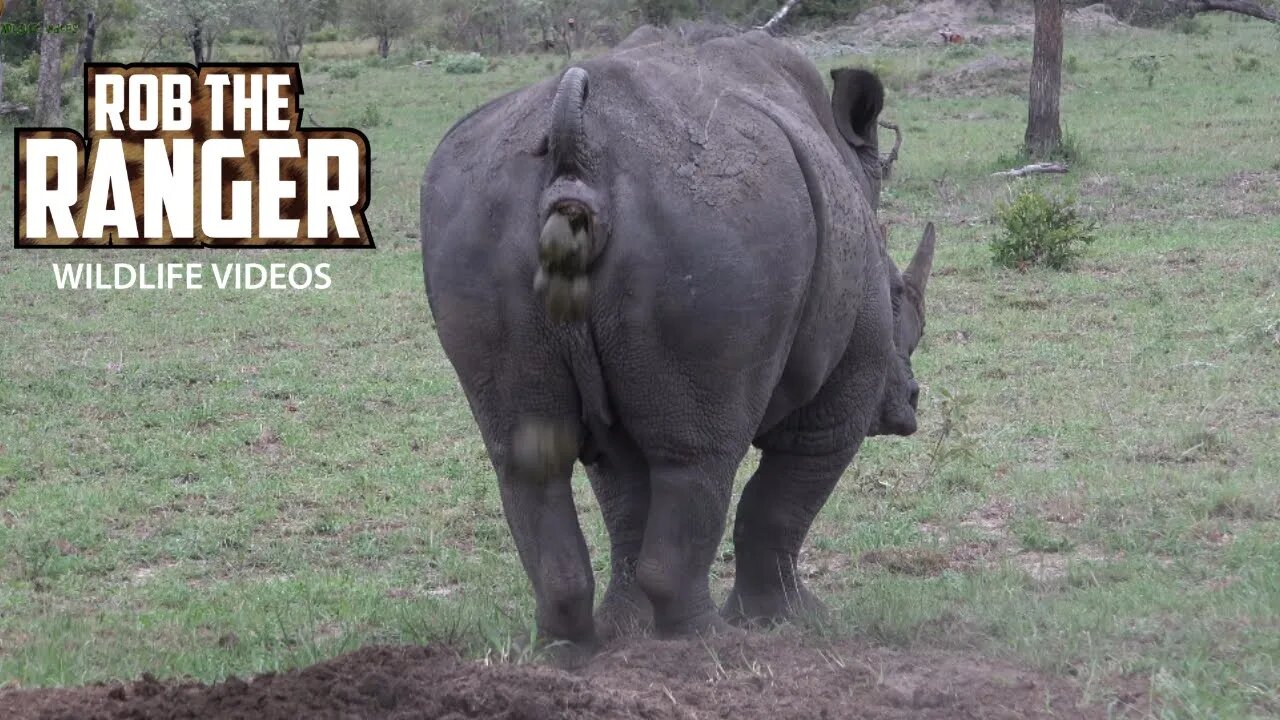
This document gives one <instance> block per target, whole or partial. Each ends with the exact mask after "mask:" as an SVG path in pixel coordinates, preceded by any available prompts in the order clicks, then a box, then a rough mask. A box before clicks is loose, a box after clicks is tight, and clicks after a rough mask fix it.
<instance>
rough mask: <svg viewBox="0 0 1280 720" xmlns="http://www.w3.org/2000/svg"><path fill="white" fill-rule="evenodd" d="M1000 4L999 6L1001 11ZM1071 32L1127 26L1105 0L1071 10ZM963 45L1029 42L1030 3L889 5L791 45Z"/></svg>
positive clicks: (937, 0) (840, 51)
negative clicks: (949, 42)
mask: <svg viewBox="0 0 1280 720" xmlns="http://www.w3.org/2000/svg"><path fill="white" fill-rule="evenodd" d="M997 8H998V9H997ZM1065 21H1066V26H1067V28H1068V30H1069V31H1070V30H1087V31H1092V32H1103V31H1107V30H1113V29H1119V28H1127V27H1128V26H1126V25H1125V24H1124V23H1122V22H1120V21H1119V20H1117V19H1115V18H1114V17H1112V15H1111V13H1110V12H1108V11H1107V9H1106V6H1104V5H1103V4H1102V3H1098V4H1095V5H1090V6H1089V7H1085V8H1079V9H1074V10H1068V11H1067V13H1066V16H1065ZM944 32H946V33H948V34H950V35H951V36H952V37H953V41H957V42H959V43H960V44H978V45H981V44H984V43H987V42H990V41H993V40H1005V39H1015V40H1025V39H1029V38H1031V36H1032V35H1033V34H1034V32H1035V16H1034V14H1033V13H1032V9H1031V4H1030V3H1025V4H1024V3H1004V2H999V1H997V3H996V4H995V5H993V4H992V3H991V2H990V0H933V1H932V2H926V3H923V4H921V5H917V6H915V7H912V8H911V9H909V10H907V11H905V12H898V11H897V10H895V9H893V8H889V7H885V6H877V7H873V8H870V9H868V10H865V11H863V12H862V13H860V14H859V15H858V16H857V17H855V18H854V20H853V22H852V23H851V24H850V25H848V26H844V27H837V28H832V29H830V30H823V31H821V32H816V33H813V34H811V35H807V36H805V37H802V38H795V39H793V41H792V42H793V43H794V44H795V45H796V46H797V47H798V48H799V49H800V50H801V51H802V52H805V53H807V54H808V55H810V56H816V57H826V56H831V55H844V54H847V53H856V52H867V51H870V50H871V49H872V48H875V47H884V46H887V47H918V46H921V45H944V44H946V43H947V40H946V39H944V37H943V33H944Z"/></svg>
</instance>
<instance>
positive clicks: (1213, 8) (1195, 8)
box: [1186, 0, 1280, 23]
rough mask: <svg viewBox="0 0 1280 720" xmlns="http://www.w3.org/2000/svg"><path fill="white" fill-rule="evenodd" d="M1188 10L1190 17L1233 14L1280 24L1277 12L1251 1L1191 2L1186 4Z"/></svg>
mask: <svg viewBox="0 0 1280 720" xmlns="http://www.w3.org/2000/svg"><path fill="white" fill-rule="evenodd" d="M1186 8H1187V13H1188V14H1190V15H1195V14H1196V13H1202V12H1233V13H1240V14H1241V15H1248V16H1249V17H1255V18H1258V19H1259V20H1266V21H1267V22H1273V23H1280V14H1277V13H1276V11H1275V10H1272V9H1271V8H1268V7H1263V6H1262V5H1259V4H1258V3H1256V2H1250V0H1191V2H1188V3H1187V4H1186Z"/></svg>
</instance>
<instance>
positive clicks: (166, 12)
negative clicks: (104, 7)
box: [143, 0, 240, 65]
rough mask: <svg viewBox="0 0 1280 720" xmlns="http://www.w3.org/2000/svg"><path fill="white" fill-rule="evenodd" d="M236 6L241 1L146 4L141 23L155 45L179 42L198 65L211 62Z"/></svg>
mask: <svg viewBox="0 0 1280 720" xmlns="http://www.w3.org/2000/svg"><path fill="white" fill-rule="evenodd" d="M239 5H240V0H145V2H144V7H143V19H144V22H145V24H146V26H147V28H148V30H149V31H150V32H151V33H152V37H153V38H154V39H155V40H157V41H158V40H160V39H162V38H164V37H175V36H176V37H180V38H182V40H183V42H184V43H185V44H186V45H187V47H189V48H191V55H192V57H193V58H194V60H195V63H196V64H197V65H199V64H200V63H204V62H209V61H210V60H212V59H213V46H214V44H215V43H216V42H217V39H218V38H219V37H220V36H221V35H222V33H223V32H225V31H226V30H227V28H228V26H229V24H230V22H231V17H232V15H233V14H234V12H235V10H236V8H237V7H238V6H239ZM143 55H144V57H145V55H146V52H144V53H143Z"/></svg>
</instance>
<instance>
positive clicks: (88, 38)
mask: <svg viewBox="0 0 1280 720" xmlns="http://www.w3.org/2000/svg"><path fill="white" fill-rule="evenodd" d="M97 38H98V18H97V16H96V15H94V12H93V11H92V10H89V11H88V12H86V13H85V18H84V39H83V40H81V41H80V49H79V50H78V51H77V52H76V62H75V64H74V65H72V66H71V78H72V79H73V80H74V79H75V78H78V77H81V76H83V75H84V64H85V63H90V62H93V44H94V42H95V41H96V40H97Z"/></svg>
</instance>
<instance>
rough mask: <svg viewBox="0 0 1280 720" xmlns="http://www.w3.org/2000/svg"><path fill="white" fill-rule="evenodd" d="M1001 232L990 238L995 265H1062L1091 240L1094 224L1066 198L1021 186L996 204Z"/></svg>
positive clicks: (1080, 251) (1057, 268) (1057, 266)
mask: <svg viewBox="0 0 1280 720" xmlns="http://www.w3.org/2000/svg"><path fill="white" fill-rule="evenodd" d="M996 221H997V222H999V223H1000V225H1001V226H1002V228H1003V233H1002V234H1000V235H998V236H996V237H994V238H992V239H991V255H992V258H993V259H994V260H995V263H996V264H997V265H1003V266H1004V267H1018V268H1021V267H1025V266H1027V265H1045V266H1047V267H1051V268H1053V269H1055V270H1061V269H1063V268H1066V267H1067V266H1068V265H1069V264H1070V263H1071V261H1072V260H1073V259H1074V258H1076V257H1077V256H1079V255H1080V254H1081V253H1082V252H1084V249H1085V247H1087V246H1088V245H1089V244H1090V243H1092V242H1093V241H1094V236H1093V231H1094V224H1093V223H1092V222H1089V221H1086V220H1083V219H1081V218H1080V216H1079V215H1078V214H1077V213H1076V209H1075V207H1074V204H1073V203H1072V202H1071V201H1070V200H1066V201H1058V200H1054V199H1051V198H1047V197H1045V196H1044V195H1042V194H1041V193H1040V192H1039V191H1036V190H1031V189H1028V190H1024V191H1022V193H1021V194H1020V195H1018V196H1017V197H1016V198H1014V199H1013V201H1012V202H1009V203H1001V204H1000V206H999V207H997V208H996Z"/></svg>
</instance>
